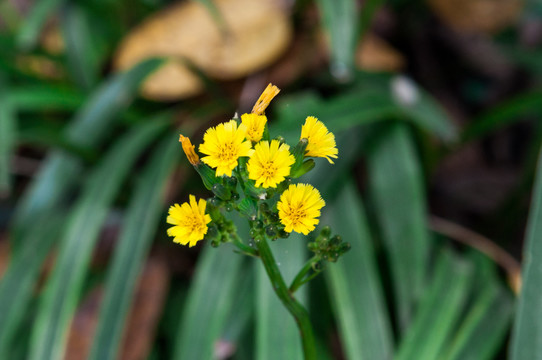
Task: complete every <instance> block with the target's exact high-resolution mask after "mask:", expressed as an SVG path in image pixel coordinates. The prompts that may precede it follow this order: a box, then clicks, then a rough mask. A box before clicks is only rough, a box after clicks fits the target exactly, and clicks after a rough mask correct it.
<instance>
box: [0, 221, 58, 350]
mask: <svg viewBox="0 0 542 360" xmlns="http://www.w3.org/2000/svg"><path fill="white" fill-rule="evenodd" d="M64 222H65V215H64V214H61V213H59V212H58V211H57V212H56V213H54V214H41V215H40V216H38V217H37V218H35V219H33V221H32V226H30V230H29V233H28V238H27V239H26V242H25V246H24V247H22V248H21V250H20V251H18V252H16V253H14V255H13V258H12V259H11V261H10V263H9V266H8V268H7V269H6V272H5V273H4V275H3V277H2V279H1V280H2V281H1V282H0V324H2V326H0V359H8V358H10V357H9V356H8V354H9V349H10V346H12V345H13V342H14V341H15V340H16V335H17V332H18V330H19V329H20V328H21V326H22V322H23V320H24V318H25V314H26V313H27V310H28V305H29V303H30V300H31V299H32V296H33V291H34V287H35V284H36V281H37V279H38V276H39V273H40V270H41V267H42V264H43V262H44V261H45V258H46V257H47V254H49V250H50V249H51V247H52V245H53V244H54V242H55V241H56V240H57V238H58V236H59V233H60V230H61V229H62V225H63V223H64Z"/></svg>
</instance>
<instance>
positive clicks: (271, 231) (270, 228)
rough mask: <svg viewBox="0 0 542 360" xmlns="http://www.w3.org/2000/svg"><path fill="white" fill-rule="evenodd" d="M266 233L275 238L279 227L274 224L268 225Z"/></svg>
mask: <svg viewBox="0 0 542 360" xmlns="http://www.w3.org/2000/svg"><path fill="white" fill-rule="evenodd" d="M265 233H266V234H267V236H269V237H270V238H274V237H276V236H277V228H276V227H275V226H274V225H267V226H266V227H265Z"/></svg>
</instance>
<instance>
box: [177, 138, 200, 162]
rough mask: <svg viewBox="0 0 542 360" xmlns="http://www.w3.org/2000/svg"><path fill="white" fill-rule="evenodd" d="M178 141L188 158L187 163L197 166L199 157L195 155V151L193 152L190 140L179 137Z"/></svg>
mask: <svg viewBox="0 0 542 360" xmlns="http://www.w3.org/2000/svg"><path fill="white" fill-rule="evenodd" d="M179 141H180V142H181V144H182V146H183V150H184V153H185V154H186V157H187V158H188V161H190V164H192V165H197V164H199V156H198V154H196V151H195V150H194V149H195V148H194V145H192V143H191V142H190V139H189V138H187V137H186V136H182V135H179Z"/></svg>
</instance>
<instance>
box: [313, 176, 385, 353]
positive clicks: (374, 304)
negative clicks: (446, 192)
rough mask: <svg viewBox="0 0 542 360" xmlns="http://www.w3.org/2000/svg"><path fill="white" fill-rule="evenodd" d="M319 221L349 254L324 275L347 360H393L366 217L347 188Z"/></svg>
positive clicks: (349, 188)
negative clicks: (346, 244)
mask: <svg viewBox="0 0 542 360" xmlns="http://www.w3.org/2000/svg"><path fill="white" fill-rule="evenodd" d="M327 219H329V222H328V221H327ZM322 221H323V223H329V225H330V226H331V229H332V231H333V232H336V233H338V234H340V235H341V236H342V237H343V239H344V241H347V242H349V243H350V245H351V249H350V251H349V252H348V253H347V254H345V255H344V256H342V257H341V258H340V260H339V261H338V262H337V263H335V264H330V265H329V266H328V268H327V269H326V270H325V274H326V280H327V283H328V287H329V289H330V298H331V300H332V304H333V310H334V312H335V314H336V317H337V321H338V323H339V330H340V333H341V339H342V341H343V346H344V350H345V353H346V355H347V358H348V359H352V360H355V359H359V360H364V359H365V360H372V359H381V360H385V359H391V357H392V355H393V339H392V332H391V326H390V319H389V316H388V313H387V310H386V305H385V304H386V301H385V299H384V295H383V293H382V285H381V282H380V278H379V275H378V271H377V267H376V258H375V254H374V250H373V245H372V244H371V241H372V240H371V238H370V235H369V231H368V228H367V221H366V219H365V214H364V211H363V208H362V205H361V202H360V200H359V195H358V194H356V191H355V188H354V185H353V184H352V183H351V182H349V183H348V184H347V185H346V186H344V187H343V189H342V191H341V193H340V194H339V196H338V197H337V199H336V200H335V201H334V202H333V203H332V204H330V205H328V206H327V209H326V210H325V213H324V217H323V218H322Z"/></svg>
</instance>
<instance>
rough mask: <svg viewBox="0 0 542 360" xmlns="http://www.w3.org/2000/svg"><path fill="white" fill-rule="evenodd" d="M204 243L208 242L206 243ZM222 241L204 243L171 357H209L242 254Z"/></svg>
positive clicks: (225, 315)
mask: <svg viewBox="0 0 542 360" xmlns="http://www.w3.org/2000/svg"><path fill="white" fill-rule="evenodd" d="M207 245H208V244H207ZM232 250H233V248H232V247H231V246H228V245H223V246H221V247H220V248H218V249H214V248H212V247H211V246H206V248H205V250H203V253H202V254H201V258H200V259H199V261H198V266H197V269H196V274H195V276H194V279H193V281H192V284H193V285H192V288H191V290H190V293H189V295H188V298H187V299H186V305H185V307H184V310H183V316H182V319H181V324H180V328H179V332H178V336H177V341H176V349H175V352H174V356H173V358H174V359H178V360H183V359H202V360H205V359H213V358H214V347H215V344H216V341H217V340H218V339H219V338H220V335H221V333H222V331H223V329H224V325H225V321H226V320H227V319H228V315H229V313H230V311H231V308H232V306H233V301H234V298H235V293H236V291H237V286H236V283H237V281H238V278H239V277H240V276H242V273H241V272H240V269H241V263H242V261H243V257H242V256H240V255H238V254H235V253H233V251H232Z"/></svg>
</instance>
